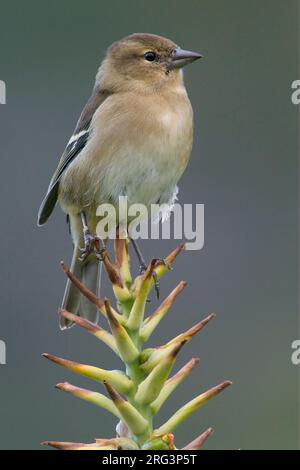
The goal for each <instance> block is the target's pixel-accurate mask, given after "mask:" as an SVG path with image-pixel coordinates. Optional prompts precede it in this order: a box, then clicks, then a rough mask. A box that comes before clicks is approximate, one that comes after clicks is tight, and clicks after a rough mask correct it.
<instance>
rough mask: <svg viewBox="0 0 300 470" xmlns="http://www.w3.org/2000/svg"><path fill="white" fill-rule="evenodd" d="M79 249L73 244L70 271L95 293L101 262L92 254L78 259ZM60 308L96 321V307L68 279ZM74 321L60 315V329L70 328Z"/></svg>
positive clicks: (98, 284) (97, 288) (97, 292)
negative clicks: (82, 259)
mask: <svg viewBox="0 0 300 470" xmlns="http://www.w3.org/2000/svg"><path fill="white" fill-rule="evenodd" d="M79 257H80V250H79V247H78V246H74V252H73V258H72V264H71V272H72V273H73V274H74V275H75V276H76V277H77V278H78V279H79V280H80V281H81V282H82V283H83V284H84V285H85V286H86V287H87V288H88V289H90V290H91V291H92V292H94V293H95V294H96V295H99V293H100V281H101V265H102V263H101V262H99V260H97V258H96V257H94V256H92V255H91V256H89V257H88V258H87V259H86V260H85V261H80V260H79ZM62 308H63V309H65V310H68V311H69V312H71V313H74V314H75V315H79V316H80V317H83V318H86V319H87V320H89V321H91V322H92V323H97V322H98V316H99V313H98V310H97V307H96V306H95V305H94V304H92V303H91V302H90V301H89V300H87V299H86V298H85V297H84V296H83V295H82V294H81V293H80V292H79V290H78V289H77V287H75V286H74V284H72V282H71V281H70V280H68V282H67V285H66V289H65V294H64V298H63V302H62ZM73 325H74V323H73V322H70V321H69V320H67V319H65V318H63V317H60V323H59V326H60V328H61V330H65V329H67V328H71V326H73Z"/></svg>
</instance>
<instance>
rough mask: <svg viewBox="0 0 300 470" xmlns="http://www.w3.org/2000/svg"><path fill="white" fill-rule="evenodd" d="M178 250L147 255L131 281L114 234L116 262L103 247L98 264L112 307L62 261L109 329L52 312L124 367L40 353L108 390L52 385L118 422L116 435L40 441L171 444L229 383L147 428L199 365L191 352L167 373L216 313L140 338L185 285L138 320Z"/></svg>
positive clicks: (135, 446) (98, 446) (115, 446)
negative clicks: (160, 338) (166, 334)
mask: <svg viewBox="0 0 300 470" xmlns="http://www.w3.org/2000/svg"><path fill="white" fill-rule="evenodd" d="M183 250H184V245H183V244H182V245H179V246H178V247H177V248H176V249H175V250H174V251H173V252H172V253H170V255H169V256H167V258H166V259H165V261H157V260H155V259H153V260H152V261H151V263H150V264H149V266H148V268H147V270H146V271H145V272H144V274H143V275H140V276H137V277H136V278H135V279H132V276H131V271H130V259H129V254H128V240H127V239H126V238H125V239H121V238H117V239H116V240H115V244H114V254H115V260H114V261H112V260H111V258H110V256H109V255H108V253H107V252H105V253H104V254H103V264H104V266H105V269H106V272H107V275H108V278H109V280H110V282H111V284H112V289H113V293H114V295H115V299H116V307H115V308H114V307H113V306H112V304H111V302H110V301H109V300H108V299H107V298H105V299H103V300H102V299H100V298H98V297H97V296H96V295H95V294H94V293H93V292H91V291H90V290H89V289H87V288H86V286H85V285H83V284H82V283H81V282H80V281H79V280H78V279H77V278H76V277H75V276H74V274H72V273H71V272H70V270H69V269H68V267H67V266H66V265H65V264H64V263H63V262H62V263H61V265H62V268H63V271H64V273H65V275H66V276H67V277H68V278H69V279H70V281H71V282H72V283H73V284H74V285H75V286H76V287H77V288H78V290H79V291H80V292H81V293H82V294H83V295H84V296H85V297H86V298H87V299H88V300H89V301H90V302H92V303H93V304H94V305H96V307H97V308H98V310H99V312H100V313H101V314H102V316H103V317H104V319H105V321H106V322H107V325H108V328H109V330H110V331H108V330H107V329H105V328H102V327H100V326H98V325H94V324H93V323H91V322H89V321H87V320H85V319H83V318H81V317H78V316H76V315H73V314H72V313H71V312H68V311H66V310H60V311H59V315H61V316H62V317H64V318H66V319H68V320H70V321H72V322H74V323H75V324H76V325H78V326H79V327H81V328H82V329H83V330H86V331H87V332H88V333H90V334H91V335H93V336H94V337H96V338H97V339H99V340H100V341H102V342H103V343H104V344H106V345H107V346H108V347H109V348H110V349H111V350H112V351H113V352H114V353H115V354H116V355H117V356H118V357H119V359H120V360H121V361H122V362H123V364H124V367H125V370H124V371H123V370H106V369H102V368H100V367H98V366H94V365H93V366H92V365H86V364H80V363H78V362H74V361H70V360H67V359H62V358H60V357H57V356H53V355H52V354H46V353H45V354H43V356H44V357H45V358H46V359H48V360H50V361H51V362H53V363H55V364H58V365H60V366H62V367H64V368H65V369H67V370H69V371H71V372H75V373H76V374H79V375H81V376H84V377H86V378H88V379H91V380H93V381H96V382H100V383H101V384H102V386H103V387H104V390H106V393H107V395H105V394H103V393H100V392H99V391H91V390H87V389H84V388H79V387H76V386H74V385H71V384H69V383H68V382H65V383H61V384H58V385H57V386H56V388H57V389H59V390H62V391H64V392H66V393H69V394H70V395H72V396H74V397H77V398H80V399H81V400H84V401H86V402H89V403H91V404H93V405H96V406H97V407H100V408H103V409H105V410H107V411H108V412H110V413H112V414H113V415H114V416H115V417H116V418H117V419H118V420H119V423H118V425H117V427H116V432H117V436H116V437H113V438H112V439H105V438H104V439H100V438H99V439H96V440H95V442H93V443H90V444H84V443H76V442H57V441H46V442H44V443H43V444H45V445H49V446H52V447H54V448H56V449H62V450H139V449H140V450H159V449H161V450H174V449H176V446H175V444H174V435H173V432H174V430H175V429H176V428H177V426H179V425H180V424H182V423H183V422H184V421H185V420H186V419H187V418H188V417H189V416H190V415H191V414H192V413H194V412H195V411H196V410H198V408H200V407H201V406H202V405H204V404H205V403H206V402H207V401H208V400H210V399H211V398H213V397H215V396H216V395H218V394H219V393H220V392H222V391H223V390H224V389H225V388H227V387H228V386H229V385H231V382H229V381H225V382H223V383H221V384H220V385H217V386H216V387H213V388H212V389H210V390H208V391H207V392H204V393H202V394H201V395H199V396H197V397H196V398H194V399H193V400H191V401H189V402H188V403H187V404H185V405H184V406H182V407H181V408H179V410H178V411H176V412H175V413H174V414H173V416H171V417H170V419H169V420H168V421H167V422H166V423H164V424H162V425H160V426H159V427H157V428H154V427H153V420H154V417H155V419H157V414H158V413H159V410H160V408H161V407H162V406H163V404H164V403H165V401H166V400H167V399H168V398H169V396H170V395H171V394H172V393H173V392H174V390H175V389H176V388H177V387H178V386H179V385H180V384H181V383H182V382H183V381H184V380H185V379H186V378H187V377H188V376H189V374H190V373H191V372H192V370H193V369H194V368H195V367H196V365H197V364H198V363H199V359H198V358H193V359H191V360H190V361H189V362H188V363H187V364H186V365H185V366H183V367H182V368H181V369H180V370H179V371H178V372H175V374H174V375H172V376H171V377H170V374H171V371H172V369H173V368H174V366H175V362H176V359H177V357H178V355H179V353H180V350H181V348H182V347H183V346H184V345H185V344H187V343H188V342H189V341H190V340H191V339H192V338H193V337H194V336H195V335H196V334H197V333H198V332H199V331H200V330H202V329H203V328H204V326H205V325H207V323H208V322H209V321H210V320H212V319H213V318H214V316H215V315H214V314H210V315H208V316H207V317H206V318H205V319H204V320H201V321H200V322H199V323H197V324H196V325H194V326H193V327H191V328H189V329H188V330H186V331H185V332H184V333H181V334H179V335H178V336H176V337H175V338H173V339H171V340H169V341H168V342H167V343H165V344H164V345H162V346H156V347H152V348H146V349H145V348H144V344H145V343H146V342H147V341H148V340H149V338H150V336H151V335H152V333H153V332H154V331H155V329H156V328H158V327H159V325H160V322H161V321H162V320H163V319H164V317H165V316H166V314H167V313H168V312H169V310H170V309H171V307H172V306H173V303H174V301H175V299H176V298H177V297H178V295H179V294H180V293H181V292H182V291H183V290H184V288H185V286H186V283H185V282H184V281H181V282H180V283H179V284H178V285H177V287H176V288H175V289H174V290H173V291H172V292H171V293H170V294H169V295H168V296H167V297H166V299H165V300H164V301H163V302H162V303H161V305H160V306H159V307H158V308H157V309H156V310H155V311H154V313H152V314H150V315H149V316H148V317H146V318H145V311H146V308H147V306H148V302H147V301H148V298H149V295H150V291H151V290H152V289H153V287H154V278H156V279H159V278H161V277H162V276H163V275H164V274H166V273H167V272H168V271H169V268H170V266H171V265H172V264H173V262H174V261H175V259H176V257H177V256H178V255H179V254H180V253H181V252H182V251H183ZM212 432H213V431H212V429H211V428H209V429H208V430H207V431H205V432H203V433H202V434H201V435H200V436H199V437H197V438H196V439H195V440H194V441H192V442H191V443H189V444H187V445H186V446H185V447H183V449H184V450H198V449H200V448H202V446H203V444H204V443H205V442H206V440H207V439H208V438H209V436H210V435H211V434H212Z"/></svg>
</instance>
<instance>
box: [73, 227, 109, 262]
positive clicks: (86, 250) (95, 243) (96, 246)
mask: <svg viewBox="0 0 300 470" xmlns="http://www.w3.org/2000/svg"><path fill="white" fill-rule="evenodd" d="M101 243H102V241H101V239H100V238H98V237H95V236H93V235H92V234H91V233H90V232H88V231H86V232H85V233H84V247H83V248H80V253H81V254H80V257H79V260H80V261H85V260H86V258H87V257H88V256H89V255H90V254H92V253H94V255H95V256H96V258H97V259H99V260H100V261H103V256H102V255H103V253H104V252H105V251H106V248H105V247H103V248H100V246H101Z"/></svg>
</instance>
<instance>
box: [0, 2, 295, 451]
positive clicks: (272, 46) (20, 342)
mask: <svg viewBox="0 0 300 470" xmlns="http://www.w3.org/2000/svg"><path fill="white" fill-rule="evenodd" d="M0 18H1V19H0V22H1V25H0V79H1V80H5V81H6V84H7V105H5V106H1V107H0V143H1V149H0V150H1V168H2V171H1V186H0V187H1V197H0V213H1V254H0V257H1V263H0V271H1V273H0V275H1V279H0V289H1V317H0V338H1V339H2V340H5V341H6V343H7V362H8V364H7V365H6V366H0V382H1V385H0V448H3V449H18V448H22V449H39V448H40V446H39V443H40V442H41V441H42V440H44V439H57V440H75V441H81V440H83V441H90V440H92V439H93V438H94V437H104V436H107V437H110V436H112V435H113V431H114V424H115V420H114V419H113V418H111V417H110V415H108V414H107V413H106V412H105V411H101V410H100V409H99V410H98V409H97V408H93V407H92V406H91V405H88V404H86V403H84V402H81V401H79V400H76V399H73V398H71V397H69V396H67V395H65V394H62V393H61V392H58V391H56V390H54V388H53V385H54V384H55V383H57V382H60V381H64V380H68V381H70V382H72V383H75V384H79V385H80V384H84V385H85V386H90V387H91V388H92V387H94V389H96V388H97V385H95V384H93V383H89V382H88V381H84V380H80V378H79V377H76V376H73V375H72V374H71V373H68V372H67V371H64V370H62V369H60V368H59V367H55V366H54V365H52V364H50V363H47V362H46V361H45V360H43V359H42V358H41V357H40V355H41V353H42V352H44V351H47V352H51V353H54V354H57V355H61V356H64V357H67V358H72V359H74V360H79V361H82V362H89V363H91V364H95V365H99V366H102V367H106V368H114V367H118V366H119V362H118V361H117V359H116V358H115V357H114V356H113V354H112V353H111V352H110V351H109V350H108V349H107V348H106V347H105V346H104V345H102V344H101V343H99V342H97V340H96V339H93V338H92V337H90V336H89V335H88V334H86V333H85V332H83V331H80V330H79V329H76V328H74V329H72V330H71V331H70V332H68V333H61V332H60V331H59V330H58V328H57V315H56V311H57V308H58V306H59V303H60V301H61V297H62V293H63V289H64V283H65V279H64V277H63V274H62V273H61V270H60V268H59V265H58V262H59V261H60V260H61V259H64V260H66V261H69V258H70V255H71V242H70V239H69V236H68V233H67V229H66V225H65V221H64V217H63V215H62V214H61V212H60V210H57V211H56V213H55V215H54V217H53V218H52V219H51V221H50V222H49V224H48V225H47V226H46V227H44V228H42V229H38V228H37V227H36V213H37V210H38V206H39V203H40V201H41V198H42V197H43V195H44V191H45V189H46V187H47V185H48V181H49V178H50V176H51V174H52V172H53V170H54V168H55V166H56V163H57V160H58V158H59V156H60V154H61V152H62V150H63V148H64V146H65V144H66V142H67V140H68V139H69V137H70V134H71V132H72V130H73V127H74V125H75V122H76V120H77V118H78V115H79V113H80V111H81V108H82V106H83V105H84V103H85V101H86V99H87V98H88V96H89V93H90V91H91V87H92V85H93V80H94V75H95V73H96V69H97V67H98V64H99V62H100V60H101V58H102V57H103V53H104V50H105V48H106V47H107V46H108V45H109V44H110V43H111V42H113V41H114V40H116V39H118V38H121V37H123V36H125V35H127V34H129V33H131V32H138V31H143V32H154V33H158V34H162V35H165V36H167V37H170V38H172V39H173V40H175V41H176V42H177V43H179V44H180V45H182V47H184V48H189V49H194V50H199V51H201V52H202V53H203V54H204V55H205V59H204V60H203V61H202V62H201V63H200V62H198V63H196V64H194V65H192V66H191V67H189V68H188V69H187V70H186V74H185V77H186V85H187V88H188V91H189V95H190V98H191V101H192V103H193V107H194V110H195V145H194V150H193V155H192V159H191V162H190V165H189V167H188V169H187V171H186V173H185V175H184V177H183V178H182V181H181V183H180V187H181V191H180V201H181V202H185V203H188V202H191V203H204V204H205V247H204V249H203V250H202V251H199V252H187V253H185V254H184V255H183V256H182V257H181V258H180V260H178V262H176V269H175V270H174V271H172V272H171V273H169V275H168V276H167V278H165V279H164V280H163V282H162V285H161V291H162V296H164V295H166V294H167V293H168V292H169V291H170V290H171V288H172V287H173V286H174V285H175V284H176V283H177V282H178V281H179V280H180V279H185V280H186V281H188V287H187V288H186V290H185V291H184V294H183V295H182V296H181V297H180V299H178V301H177V303H176V305H175V307H174V309H173V311H172V312H170V313H169V316H168V318H166V319H165V320H164V322H163V323H162V324H161V327H160V330H159V333H158V334H156V336H154V337H153V341H152V344H153V342H154V344H157V345H158V344H160V342H162V341H165V340H167V339H168V338H171V336H172V335H175V334H178V333H179V332H180V331H181V330H183V329H185V328H187V327H189V326H192V325H193V324H194V323H195V322H197V321H199V319H201V318H202V317H203V316H204V315H205V314H207V313H209V312H212V311H213V312H215V313H216V314H217V319H216V320H214V321H213V322H212V323H211V324H210V325H209V326H207V328H206V329H205V331H203V332H201V333H200V334H199V336H198V337H197V338H196V339H194V340H193V342H192V343H190V344H189V345H188V346H187V347H186V348H185V350H184V351H183V352H182V354H181V356H180V359H179V361H178V366H181V365H182V364H183V363H184V362H185V361H187V360H188V359H189V358H190V357H192V356H198V355H199V356H200V357H201V363H200V365H199V367H198V369H197V370H196V371H194V373H193V375H191V376H190V378H189V379H188V381H187V382H186V383H185V384H183V385H182V386H181V388H180V389H178V390H177V392H176V393H175V394H174V395H173V396H172V398H171V399H170V400H169V402H168V404H167V405H166V406H165V407H164V408H163V409H162V411H161V414H160V420H159V422H158V423H162V422H163V421H164V420H165V419H166V418H168V417H169V416H170V414H171V413H172V411H174V410H175V409H176V408H177V407H178V406H179V405H181V404H183V403H184V402H185V401H187V400H188V399H190V398H192V397H194V396H195V395H196V394H198V393H200V392H201V391H204V390H205V389H207V388H208V387H210V386H212V385H215V384H217V383H218V382H220V381H222V380H223V379H231V380H233V381H234V385H233V387H231V388H230V389H229V390H227V391H226V392H225V393H224V394H223V395H222V396H220V397H218V398H216V399H215V400H214V401H211V402H210V403H209V404H207V405H206V406H205V407H204V408H202V409H201V410H200V411H199V412H198V414H196V415H194V416H193V417H191V418H190V419H189V421H187V422H186V423H185V424H184V425H182V426H181V427H180V428H179V429H178V431H177V432H176V438H177V440H176V442H177V445H178V446H180V445H183V444H185V443H187V442H188V441H189V440H191V439H192V438H194V437H195V436H196V435H198V434H199V433H200V432H201V431H202V430H204V429H206V428H207V427H208V426H213V427H214V429H215V434H214V436H213V437H212V438H211V440H210V441H209V443H208V444H207V448H211V449H237V448H242V449H292V448H297V447H298V441H299V439H298V438H299V423H298V416H299V401H298V398H299V388H298V382H297V374H298V370H297V367H295V366H293V365H292V364H291V361H290V356H291V342H292V341H293V340H295V339H297V338H298V337H299V328H298V326H299V325H298V313H297V310H298V274H297V264H298V263H297V259H298V230H297V220H298V202H297V201H298V109H297V107H295V106H293V105H292V104H291V101H290V94H291V90H290V85H291V82H292V81H293V80H295V79H297V78H299V77H298V2H297V1H292V0H288V1H285V2H283V1H277V0H264V1H261V0H252V1H251V2H249V1H245V0H243V1H241V0H228V1H226V2H225V1H223V0H198V1H195V0H186V1H185V2H183V1H164V2H161V1H157V0H152V1H151V2H145V1H110V2H108V1H92V0H87V1H85V2H79V1H77V0H73V1H70V0H64V1H63V2H61V1H56V0H54V1H51V2H46V1H37V0H27V1H26V2H22V1H14V0H10V1H3V0H1V3H0ZM175 245H176V242H175V241H169V242H158V241H156V242H149V243H146V242H143V244H142V247H143V249H144V251H145V253H146V255H147V256H148V258H149V257H150V256H164V255H165V254H166V253H167V252H168V251H170V249H171V248H173V247H174V246H175ZM104 290H105V292H106V293H107V292H108V287H107V284H105V286H104ZM155 306H156V301H155V300H153V302H152V305H151V306H150V307H149V308H150V309H153V308H155Z"/></svg>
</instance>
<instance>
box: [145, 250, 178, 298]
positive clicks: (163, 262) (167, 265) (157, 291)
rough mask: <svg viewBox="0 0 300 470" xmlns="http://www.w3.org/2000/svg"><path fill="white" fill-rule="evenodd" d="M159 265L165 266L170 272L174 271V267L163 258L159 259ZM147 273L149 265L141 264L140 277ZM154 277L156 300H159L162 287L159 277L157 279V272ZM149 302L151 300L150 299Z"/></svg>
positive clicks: (153, 274) (153, 273) (157, 262)
mask: <svg viewBox="0 0 300 470" xmlns="http://www.w3.org/2000/svg"><path fill="white" fill-rule="evenodd" d="M159 264H163V265H164V266H166V267H167V268H168V269H169V270H171V269H173V268H172V266H171V265H170V264H169V263H168V262H167V261H166V260H165V259H163V258H158V259H157V260H156V266H158V265H159ZM146 271H147V265H146V264H144V263H143V264H141V265H140V275H142V274H144V272H146ZM152 277H153V281H154V289H155V292H156V298H157V299H159V295H160V287H159V282H158V277H157V274H156V272H155V271H153V272H152ZM148 301H149V299H148Z"/></svg>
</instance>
